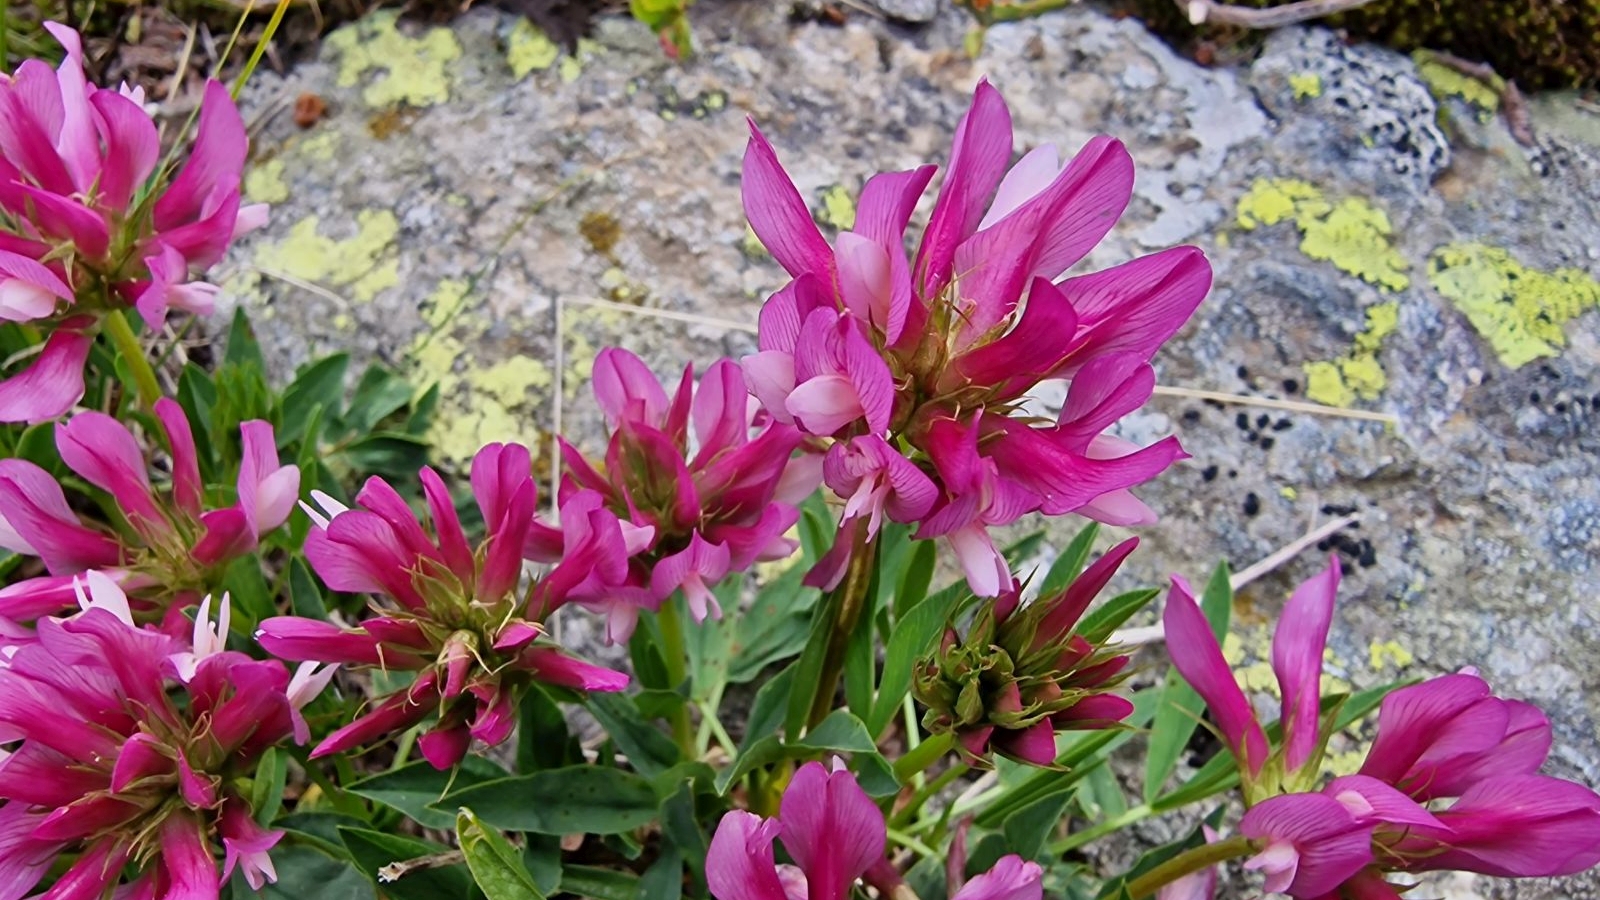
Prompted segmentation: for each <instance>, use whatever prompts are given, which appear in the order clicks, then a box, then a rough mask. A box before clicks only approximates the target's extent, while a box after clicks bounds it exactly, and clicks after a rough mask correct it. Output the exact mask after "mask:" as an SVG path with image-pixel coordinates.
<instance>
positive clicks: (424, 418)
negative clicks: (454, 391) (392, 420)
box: [405, 382, 439, 437]
mask: <svg viewBox="0 0 1600 900" xmlns="http://www.w3.org/2000/svg"><path fill="white" fill-rule="evenodd" d="M438 408H439V384H438V382H434V383H433V384H430V385H428V389H427V390H425V391H423V392H422V396H421V397H418V398H417V399H416V401H415V402H413V403H412V404H411V414H410V415H409V416H407V417H406V427H405V432H406V434H409V435H412V436H413V437H422V436H423V435H426V434H427V433H428V430H429V429H430V428H432V427H433V414H434V412H435V411H436V410H437V409H438Z"/></svg>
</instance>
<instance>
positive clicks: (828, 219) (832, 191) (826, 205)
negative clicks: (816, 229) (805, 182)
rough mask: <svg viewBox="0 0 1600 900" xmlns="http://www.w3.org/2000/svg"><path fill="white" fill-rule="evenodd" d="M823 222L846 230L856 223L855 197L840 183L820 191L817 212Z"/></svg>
mask: <svg viewBox="0 0 1600 900" xmlns="http://www.w3.org/2000/svg"><path fill="white" fill-rule="evenodd" d="M818 218H820V219H821V220H822V221H823V223H824V224H827V225H831V226H833V227H834V228H837V229H838V230H840V231H846V230H848V229H850V228H853V227H855V224H856V198H855V197H854V196H852V195H851V193H850V190H849V189H848V188H846V187H845V186H844V185H842V184H836V185H834V186H833V187H831V188H828V189H827V190H826V191H823V192H822V209H821V210H820V211H819V213H818Z"/></svg>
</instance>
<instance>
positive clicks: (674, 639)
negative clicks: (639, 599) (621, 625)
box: [656, 596, 699, 759]
mask: <svg viewBox="0 0 1600 900" xmlns="http://www.w3.org/2000/svg"><path fill="white" fill-rule="evenodd" d="M677 599H678V598H677V597H676V596H673V597H668V598H667V602H665V603H663V604H661V611H660V612H659V613H656V623H657V624H659V625H660V626H661V655H662V657H663V658H664V662H665V663H666V665H667V681H669V682H671V684H672V686H673V688H674V689H676V688H678V687H680V686H682V684H683V682H684V680H685V679H687V678H688V677H689V673H688V666H687V660H688V654H687V653H686V652H685V651H684V643H683V619H682V617H680V616H679V615H678V604H677V602H676V601H677ZM672 739H673V740H675V741H677V742H678V746H679V747H681V748H683V754H684V756H685V757H686V758H688V759H694V758H695V757H696V756H698V755H699V754H697V753H696V752H695V734H694V723H693V722H691V721H690V720H689V701H688V700H682V701H681V702H679V703H678V705H677V707H676V708H675V709H674V710H673V712H672Z"/></svg>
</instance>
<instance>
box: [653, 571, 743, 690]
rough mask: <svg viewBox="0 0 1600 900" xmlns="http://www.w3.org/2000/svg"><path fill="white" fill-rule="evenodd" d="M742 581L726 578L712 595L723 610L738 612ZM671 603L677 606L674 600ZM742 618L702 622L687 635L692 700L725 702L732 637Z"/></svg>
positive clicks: (685, 637)
mask: <svg viewBox="0 0 1600 900" xmlns="http://www.w3.org/2000/svg"><path fill="white" fill-rule="evenodd" d="M743 588H744V579H743V578H724V579H723V580H722V583H720V584H718V585H717V587H716V589H715V590H714V591H713V593H714V594H715V595H716V597H717V602H718V603H720V604H721V605H722V608H723V609H729V610H732V609H738V608H739V595H740V594H741V593H743ZM669 602H676V600H675V599H674V600H672V601H669ZM742 618H743V616H734V615H726V616H723V617H722V618H720V619H717V620H714V621H706V622H701V623H699V624H697V625H695V626H694V627H692V628H689V629H688V630H687V631H686V632H685V634H684V642H683V643H684V652H685V653H686V654H687V656H688V657H689V685H690V697H692V698H693V699H695V700H697V701H700V702H702V703H707V704H714V703H716V702H718V701H720V700H721V699H722V691H723V689H724V688H725V687H726V686H727V684H728V667H729V665H730V664H731V663H732V659H733V633H734V629H736V628H737V627H738V626H737V624H736V623H737V622H738V620H739V619H742Z"/></svg>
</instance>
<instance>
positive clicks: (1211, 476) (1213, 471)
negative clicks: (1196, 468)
mask: <svg viewBox="0 0 1600 900" xmlns="http://www.w3.org/2000/svg"><path fill="white" fill-rule="evenodd" d="M1200 480H1201V481H1216V480H1217V467H1216V466H1206V467H1205V468H1204V469H1201V470H1200Z"/></svg>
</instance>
